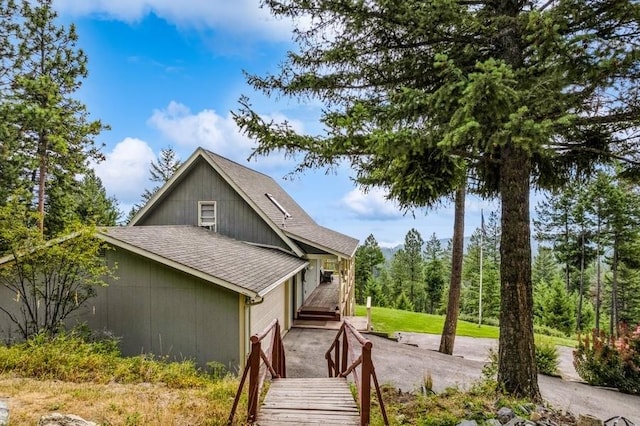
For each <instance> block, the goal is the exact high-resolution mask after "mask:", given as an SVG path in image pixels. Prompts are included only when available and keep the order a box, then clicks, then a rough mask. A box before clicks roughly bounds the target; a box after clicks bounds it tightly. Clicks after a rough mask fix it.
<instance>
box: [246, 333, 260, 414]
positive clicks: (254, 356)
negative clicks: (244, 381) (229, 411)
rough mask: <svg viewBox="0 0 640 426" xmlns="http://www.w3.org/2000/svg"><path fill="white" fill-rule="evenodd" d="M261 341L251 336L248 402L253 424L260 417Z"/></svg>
mask: <svg viewBox="0 0 640 426" xmlns="http://www.w3.org/2000/svg"><path fill="white" fill-rule="evenodd" d="M260 346H261V345H260V339H258V338H257V337H256V336H251V355H249V357H250V360H249V401H248V407H247V412H248V420H249V422H251V423H253V422H255V420H256V417H257V415H258V401H259V399H260V395H258V393H259V390H260V389H259V386H260V384H259V377H258V373H259V372H260V351H261V347H260Z"/></svg>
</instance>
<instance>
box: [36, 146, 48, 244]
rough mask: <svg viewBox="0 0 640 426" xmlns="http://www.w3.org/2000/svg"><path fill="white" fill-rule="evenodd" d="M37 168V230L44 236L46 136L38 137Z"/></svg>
mask: <svg viewBox="0 0 640 426" xmlns="http://www.w3.org/2000/svg"><path fill="white" fill-rule="evenodd" d="M39 139H40V140H39V147H38V151H39V156H40V159H39V162H40V165H39V168H38V228H39V229H40V235H44V201H45V186H46V183H47V139H46V136H44V135H40V137H39Z"/></svg>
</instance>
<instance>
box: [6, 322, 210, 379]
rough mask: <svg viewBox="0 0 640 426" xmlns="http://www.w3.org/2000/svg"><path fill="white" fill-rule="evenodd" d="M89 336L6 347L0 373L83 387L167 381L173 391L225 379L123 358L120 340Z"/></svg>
mask: <svg viewBox="0 0 640 426" xmlns="http://www.w3.org/2000/svg"><path fill="white" fill-rule="evenodd" d="M87 337H88V336H87V335H83V333H82V332H77V331H73V332H69V333H60V334H58V335H56V336H55V337H50V336H47V335H45V334H38V335H36V336H35V337H33V338H31V339H29V340H27V341H25V342H24V343H20V344H17V345H14V346H11V347H5V346H0V373H3V372H8V371H11V372H14V373H16V374H18V375H20V376H23V377H32V378H36V379H44V380H62V381H67V382H77V383H81V382H95V383H109V382H112V381H115V382H118V383H141V382H151V383H154V382H161V383H165V384H166V385H167V386H168V387H170V388H193V387H203V386H205V385H206V384H207V383H210V382H211V379H214V380H215V379H219V377H216V376H215V375H209V374H205V373H204V372H202V371H201V370H199V369H198V368H197V367H196V365H195V363H194V362H193V361H190V360H185V361H182V362H168V360H167V359H164V358H158V357H155V356H153V355H150V354H144V355H138V356H135V357H122V356H121V355H120V351H119V350H118V347H117V341H114V340H112V339H107V340H100V341H87V340H86V338H87ZM218 375H222V373H221V372H220V371H219V372H218Z"/></svg>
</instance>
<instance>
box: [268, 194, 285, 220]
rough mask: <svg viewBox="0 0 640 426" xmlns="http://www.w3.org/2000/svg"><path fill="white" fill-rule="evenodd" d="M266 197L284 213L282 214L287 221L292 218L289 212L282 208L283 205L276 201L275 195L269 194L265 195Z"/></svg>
mask: <svg viewBox="0 0 640 426" xmlns="http://www.w3.org/2000/svg"><path fill="white" fill-rule="evenodd" d="M264 195H266V196H267V198H269V200H271V202H272V203H273V205H274V206H276V207H277V208H278V210H280V211H281V212H282V214H283V215H284V218H285V219H288V218H290V217H291V215H290V214H289V212H288V211H287V210H285V208H284V207H282V205H281V204H280V203H279V202H278V200H276V199H275V197H274V196H273V195H271V194H269V193H268V192H267V193H265V194H264Z"/></svg>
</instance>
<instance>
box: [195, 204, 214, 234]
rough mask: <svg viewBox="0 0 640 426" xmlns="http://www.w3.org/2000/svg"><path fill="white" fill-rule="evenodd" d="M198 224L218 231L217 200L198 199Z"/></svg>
mask: <svg viewBox="0 0 640 426" xmlns="http://www.w3.org/2000/svg"><path fill="white" fill-rule="evenodd" d="M198 226H206V227H207V228H209V229H211V230H212V231H214V232H216V202H215V201H198Z"/></svg>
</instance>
